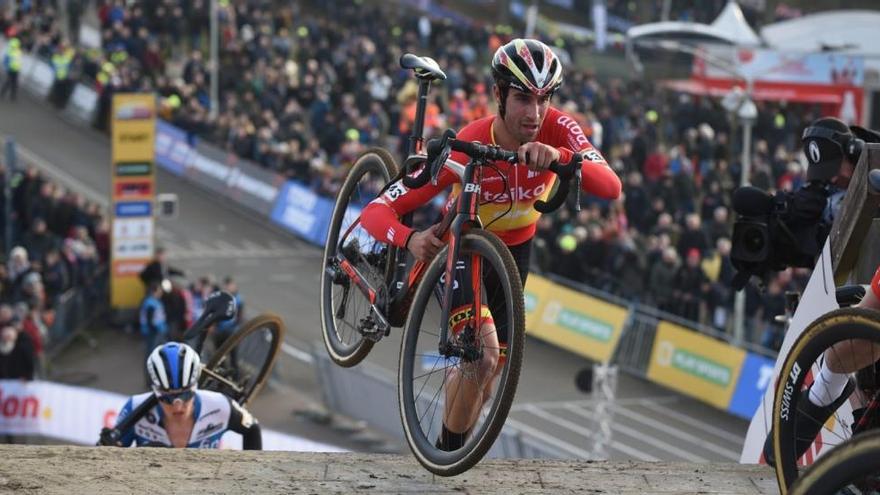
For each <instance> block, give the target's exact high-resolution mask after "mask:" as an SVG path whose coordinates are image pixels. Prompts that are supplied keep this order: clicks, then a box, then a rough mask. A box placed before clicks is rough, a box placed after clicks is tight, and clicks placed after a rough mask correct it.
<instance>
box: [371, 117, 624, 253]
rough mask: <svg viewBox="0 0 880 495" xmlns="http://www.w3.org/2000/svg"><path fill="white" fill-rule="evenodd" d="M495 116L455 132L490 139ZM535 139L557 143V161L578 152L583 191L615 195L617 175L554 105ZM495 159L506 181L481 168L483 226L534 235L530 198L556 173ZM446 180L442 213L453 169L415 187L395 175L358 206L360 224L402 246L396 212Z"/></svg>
mask: <svg viewBox="0 0 880 495" xmlns="http://www.w3.org/2000/svg"><path fill="white" fill-rule="evenodd" d="M495 118H496V117H495V116H494V115H492V116H489V117H485V118H482V119H479V120H476V121H474V122H471V123H470V124H468V125H466V126H465V127H463V128H462V129H461V131H459V133H458V136H457V138H458V139H460V140H463V141H479V142H481V143H488V144H494V142H495V140H494V137H493V135H492V122H493V121H494V120H495ZM536 141H538V142H541V143H544V144H547V145H549V146H553V147H555V148H557V149H558V150H559V152H560V157H559V161H560V163H568V162H569V161H570V160H571V157H572V155H573V152H580V153H582V155H583V158H584V160H583V163H582V165H581V171H582V182H581V188H582V189H583V191H584V192H586V193H589V194H593V195H595V196H598V197H601V198H605V199H616V198H617V197H618V196H619V195H620V191H621V184H620V179H619V178H618V177H617V175H616V174H615V173H614V172H613V171H612V170H611V168H609V167H608V164H607V163H606V161H605V158H603V157H602V154H601V153H599V151H598V150H596V149H595V148H593V145H591V144H590V142H589V140H588V139H587V137H586V136H585V135H584V132H583V130H582V129H581V126H580V125H579V124H578V123H577V122H576V121H575V120H574V119H573V118H572V117H571V116H570V115H568V114H566V113H564V112H562V111H560V110H558V109H556V108H554V107H550V108H548V109H547V113H546V114H545V117H544V121H543V123H542V124H541V128H540V129H539V131H538V136H537V138H536ZM451 158H452V160H455V161H456V162H458V163H461V164H465V163H467V162H468V157H467V156H466V155H464V154H463V153H458V152H454V153H452V156H451ZM495 165H496V166H497V168H498V170H499V171H500V172H501V173H502V174H504V175H505V176H506V177H507V181H506V183H505V181H504V179H503V178H502V177H501V176H500V175H499V173H498V172H497V171H495V170H494V169H492V168H489V167H484V168H483V169H482V174H483V179H482V182H481V183H480V208H479V216H480V220H481V222H482V223H483V226H484V227H488V230H490V231H491V232H494V233H495V234H496V235H498V237H500V238H501V240H502V241H504V243H505V244H507V245H508V246H515V245H517V244H522V243H523V242H526V241H528V240H529V239H531V238H532V237H533V236H534V235H535V230H536V224H537V222H538V218H540V217H541V214H540V213H539V212H538V211H537V210H535V208H534V204H535V201H537V200H539V199H546V198H547V197H548V196H549V194H550V192H551V191H552V189H553V183H554V181H555V180H556V174H554V173H553V172H550V171H542V172H534V171H531V170H529V169H528V168H527V167H526V166H525V165H521V164H514V165H511V164H510V163H507V162H504V161H499V162H496V163H495ZM449 186H453V187H452V192H451V193H450V195H449V198H448V200H447V202H446V206H445V209H444V213H445V211H446V210H448V209H449V208H451V207H453V206H454V204H455V198H456V197H457V196H458V193H459V190H460V189H461V185H460V183H459V178H458V176H457V175H455V174H454V173H453V172H451V171H449V170H447V169H443V170H442V171H441V172H440V176H439V177H438V180H437V185H436V186H435V185H431V184H430V183H428V184H426V185H425V186H423V187H420V188H418V189H409V188H407V187H406V186H405V185H403V182H402V181H397V182H395V183H394V184H392V185H391V186H389V187H388V188H387V189H386V191H385V192H384V193H383V194H382V195H381V196H379V197H378V198H376V199H375V200H373V201H372V202H371V203H370V204H369V205H367V207H366V208H364V210H363V211H362V212H361V224H362V225H363V227H364V228H365V229H366V230H367V231H368V232H369V233H370V234H371V235H372V236H373V237H375V238H376V239H378V240H381V241H383V242H388V243H391V244H394V245H396V246H400V247H404V246H405V245H406V241H407V239H408V238H409V236H410V234H411V233H412V230H413V229H411V228H409V227H406V226H404V225H403V224H402V223H400V218H401V217H402V216H403V215H405V214H407V213H409V212H410V211H412V210H414V209H416V208H418V207H419V206H422V205H424V204H426V203H427V202H429V201H430V200H431V199H432V198H434V196H436V195H437V194H439V193H441V192H442V191H444V190H445V189H447V188H448V187H449ZM511 199H512V200H513V206H512V207H511ZM508 209H510V211H508ZM505 212H506V213H505Z"/></svg>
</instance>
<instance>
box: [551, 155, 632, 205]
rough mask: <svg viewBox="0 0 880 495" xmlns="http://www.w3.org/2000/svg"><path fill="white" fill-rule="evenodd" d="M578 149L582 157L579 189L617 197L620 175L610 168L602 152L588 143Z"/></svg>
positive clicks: (606, 197)
mask: <svg viewBox="0 0 880 495" xmlns="http://www.w3.org/2000/svg"><path fill="white" fill-rule="evenodd" d="M579 151H580V153H581V155H583V157H584V161H583V162H582V163H581V189H582V190H583V191H584V192H586V193H589V194H592V195H594V196H598V197H600V198H604V199H617V198H619V197H620V192H621V190H622V189H623V186H622V185H621V183H620V177H618V176H617V174H616V173H614V171H613V170H611V167H609V166H608V162H606V161H605V157H603V156H602V153H599V150H597V149H596V148H593V145H592V144H589V143H587V146H584V147H583V148H581V149H580V150H579ZM570 159H571V158H569V160H570ZM563 163H565V162H563Z"/></svg>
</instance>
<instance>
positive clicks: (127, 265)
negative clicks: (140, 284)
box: [113, 260, 150, 277]
mask: <svg viewBox="0 0 880 495" xmlns="http://www.w3.org/2000/svg"><path fill="white" fill-rule="evenodd" d="M149 262H150V260H120V261H114V262H113V274H114V275H116V276H117V277H130V276H137V275H140V273H141V271H143V269H144V267H145V266H147V263H149Z"/></svg>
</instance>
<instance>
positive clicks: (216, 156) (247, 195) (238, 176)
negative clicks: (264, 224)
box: [187, 140, 286, 216]
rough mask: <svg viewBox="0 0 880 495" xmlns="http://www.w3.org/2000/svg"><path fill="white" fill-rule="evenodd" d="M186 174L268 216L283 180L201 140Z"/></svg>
mask: <svg viewBox="0 0 880 495" xmlns="http://www.w3.org/2000/svg"><path fill="white" fill-rule="evenodd" d="M195 147H196V154H195V155H191V156H193V157H194V159H193V160H191V161H190V162H189V163H188V167H187V173H188V174H189V175H190V176H192V177H194V178H196V179H197V180H198V181H199V183H200V184H203V185H206V186H208V187H209V188H211V189H213V190H215V191H218V192H220V193H222V194H224V195H225V196H226V197H228V198H231V199H233V200H234V201H235V202H236V203H239V204H241V205H244V206H247V207H248V208H250V209H252V210H255V211H257V212H258V213H260V214H261V215H265V216H269V215H270V213H271V212H272V208H273V207H274V206H275V202H276V200H277V199H278V192H279V189H280V187H281V185H282V184H284V182H285V180H286V179H285V177H284V176H282V175H279V174H276V173H274V172H271V171H269V170H268V169H266V168H264V167H261V166H260V165H258V164H256V163H253V162H250V161H248V160H242V159H240V158H238V157H237V156H235V155H234V154H231V153H227V152H225V151H221V150H220V149H218V148H216V147H214V146H211V145H209V144H207V143H205V142H203V141H201V140H198V141H196V142H195Z"/></svg>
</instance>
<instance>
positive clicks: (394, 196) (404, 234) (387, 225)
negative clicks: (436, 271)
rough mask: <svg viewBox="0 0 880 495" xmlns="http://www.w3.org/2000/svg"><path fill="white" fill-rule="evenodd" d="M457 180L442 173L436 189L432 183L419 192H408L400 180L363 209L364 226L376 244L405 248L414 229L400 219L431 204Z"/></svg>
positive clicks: (450, 173)
mask: <svg viewBox="0 0 880 495" xmlns="http://www.w3.org/2000/svg"><path fill="white" fill-rule="evenodd" d="M455 179H456V176H455V174H453V173H452V172H450V171H448V170H446V169H443V170H442V171H441V172H440V176H439V177H438V180H437V185H436V186H434V185H431V183H430V182H429V183H428V184H425V185H424V186H422V187H420V188H418V189H409V188H408V187H406V186H405V185H403V180H398V181H397V182H395V183H394V184H392V185H391V186H389V187H388V189H386V190H385V192H384V193H382V195H381V196H379V197H378V198H376V199H374V200H373V201H371V202H370V204H368V205H367V206H366V208H364V210H363V211H362V212H361V225H362V226H363V227H364V229H366V231H367V232H369V233H370V235H372V236H373V237H374V238H376V239H377V240H379V241H382V242H387V243H389V244H392V245H394V246H397V247H402V248H405V247H406V242H407V241H408V240H409V237H410V236H411V235H412V233H413V232H414V231H415V229H413V228H411V227H407V226H406V225H404V224H403V223H401V221H400V218H401V217H403V216H404V215H406V214H407V213H409V212H411V211H413V210H415V209H416V208H418V207H419V206H422V205H424V204H426V203H428V201H431V199H432V198H433V197H434V196H436V195H437V194H439V193H440V192H441V191H443V190H444V189H446V187H448V186H449V185H450V184H452V182H454V181H455Z"/></svg>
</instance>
